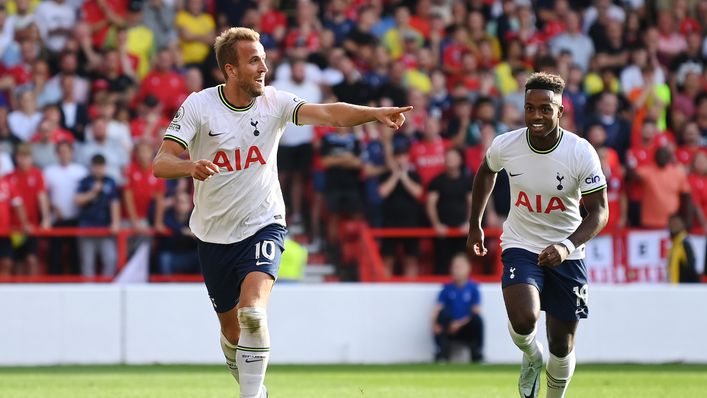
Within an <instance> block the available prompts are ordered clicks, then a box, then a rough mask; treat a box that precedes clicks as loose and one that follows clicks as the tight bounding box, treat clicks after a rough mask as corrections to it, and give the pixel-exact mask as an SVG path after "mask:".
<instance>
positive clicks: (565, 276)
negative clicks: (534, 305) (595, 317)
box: [540, 260, 589, 321]
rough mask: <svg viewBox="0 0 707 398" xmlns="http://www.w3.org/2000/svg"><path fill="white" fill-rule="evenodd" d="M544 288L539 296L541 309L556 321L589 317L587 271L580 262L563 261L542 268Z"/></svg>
mask: <svg viewBox="0 0 707 398" xmlns="http://www.w3.org/2000/svg"><path fill="white" fill-rule="evenodd" d="M544 272H545V286H544V288H543V290H542V293H541V294H540V301H541V303H542V309H543V310H544V311H545V312H546V313H547V314H548V315H552V316H553V317H555V318H556V319H558V320H564V321H577V320H579V319H584V318H587V317H588V316H589V306H588V299H589V286H588V284H587V269H586V267H585V265H584V262H583V261H582V260H565V261H564V262H563V263H562V264H560V265H559V266H557V267H554V268H550V267H547V268H544Z"/></svg>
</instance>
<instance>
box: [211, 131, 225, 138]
mask: <svg viewBox="0 0 707 398" xmlns="http://www.w3.org/2000/svg"><path fill="white" fill-rule="evenodd" d="M224 134H226V133H218V134H214V133H213V131H209V137H216V136H217V135H224Z"/></svg>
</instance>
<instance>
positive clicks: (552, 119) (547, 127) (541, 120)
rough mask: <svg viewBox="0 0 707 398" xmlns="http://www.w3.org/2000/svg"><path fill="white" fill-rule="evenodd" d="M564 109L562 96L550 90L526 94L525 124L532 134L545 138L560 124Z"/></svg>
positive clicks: (527, 92) (534, 90)
mask: <svg viewBox="0 0 707 398" xmlns="http://www.w3.org/2000/svg"><path fill="white" fill-rule="evenodd" d="M563 111H564V107H563V106H562V96H561V95H559V94H555V93H554V92H552V91H550V90H537V89H533V90H527V91H526V92H525V124H526V126H528V131H530V134H532V135H534V136H536V137H545V136H547V135H548V134H550V133H551V132H553V131H554V130H555V129H556V128H557V126H558V125H559V124H560V118H561V117H562V112H563Z"/></svg>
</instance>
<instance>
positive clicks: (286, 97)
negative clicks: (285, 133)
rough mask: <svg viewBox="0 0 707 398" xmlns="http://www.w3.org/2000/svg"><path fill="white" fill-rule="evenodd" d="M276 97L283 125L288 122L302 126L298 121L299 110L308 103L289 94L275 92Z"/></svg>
mask: <svg viewBox="0 0 707 398" xmlns="http://www.w3.org/2000/svg"><path fill="white" fill-rule="evenodd" d="M275 96H276V98H277V104H278V109H279V110H280V119H281V120H282V124H285V123H287V122H291V123H294V124H296V125H298V126H301V124H300V123H299V121H298V120H297V112H299V108H300V107H301V106H302V105H304V104H305V103H306V101H305V100H303V99H301V98H299V97H297V96H296V95H294V94H292V93H290V92H287V91H280V90H277V89H276V90H275Z"/></svg>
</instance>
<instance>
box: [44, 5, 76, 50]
mask: <svg viewBox="0 0 707 398" xmlns="http://www.w3.org/2000/svg"><path fill="white" fill-rule="evenodd" d="M34 17H35V19H36V21H37V27H38V28H39V34H40V36H41V37H42V40H43V41H44V44H46V46H47V48H48V49H49V50H51V51H52V52H59V51H61V50H63V49H64V45H66V39H67V36H64V35H57V34H54V35H51V34H50V33H49V31H51V30H54V29H57V28H67V29H71V28H73V26H74V24H75V23H76V10H75V9H74V8H73V7H71V6H70V5H69V4H67V3H64V4H58V3H56V2H54V1H43V2H41V3H39V5H38V6H37V9H36V11H35V12H34Z"/></svg>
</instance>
